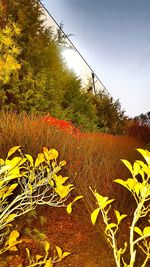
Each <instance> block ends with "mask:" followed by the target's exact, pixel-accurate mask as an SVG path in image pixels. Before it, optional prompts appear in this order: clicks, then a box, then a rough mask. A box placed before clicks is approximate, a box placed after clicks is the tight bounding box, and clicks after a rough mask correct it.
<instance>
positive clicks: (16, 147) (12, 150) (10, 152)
mask: <svg viewBox="0 0 150 267" xmlns="http://www.w3.org/2000/svg"><path fill="white" fill-rule="evenodd" d="M19 148H20V146H14V147H12V148H11V149H10V150H9V151H8V154H7V158H9V157H10V156H11V155H12V154H14V153H15V152H16V151H17V150H18V149H19Z"/></svg>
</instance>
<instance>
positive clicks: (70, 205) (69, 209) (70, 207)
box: [66, 196, 84, 214]
mask: <svg viewBox="0 0 150 267" xmlns="http://www.w3.org/2000/svg"><path fill="white" fill-rule="evenodd" d="M83 197H84V196H77V197H75V199H74V200H73V201H72V202H71V203H69V204H68V205H67V209H66V210H67V212H68V213H69V214H70V213H71V212H72V205H73V204H74V203H75V202H76V201H78V200H80V199H82V198H83Z"/></svg>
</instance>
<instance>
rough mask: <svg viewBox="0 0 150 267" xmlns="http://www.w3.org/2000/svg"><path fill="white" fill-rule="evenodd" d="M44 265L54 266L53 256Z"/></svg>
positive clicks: (45, 266)
mask: <svg viewBox="0 0 150 267" xmlns="http://www.w3.org/2000/svg"><path fill="white" fill-rule="evenodd" d="M44 267H53V263H52V260H51V258H50V259H48V260H47V261H46V263H45V265H44Z"/></svg>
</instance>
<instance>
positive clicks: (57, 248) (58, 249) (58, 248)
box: [56, 246, 62, 258]
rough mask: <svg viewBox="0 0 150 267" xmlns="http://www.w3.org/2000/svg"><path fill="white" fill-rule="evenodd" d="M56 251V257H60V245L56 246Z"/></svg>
mask: <svg viewBox="0 0 150 267" xmlns="http://www.w3.org/2000/svg"><path fill="white" fill-rule="evenodd" d="M56 251H57V253H58V257H59V258H61V256H62V249H61V248H60V247H58V246H56Z"/></svg>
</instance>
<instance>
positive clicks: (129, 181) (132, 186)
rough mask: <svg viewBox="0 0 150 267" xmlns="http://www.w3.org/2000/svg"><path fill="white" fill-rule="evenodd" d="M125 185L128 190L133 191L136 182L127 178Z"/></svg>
mask: <svg viewBox="0 0 150 267" xmlns="http://www.w3.org/2000/svg"><path fill="white" fill-rule="evenodd" d="M126 184H127V186H128V188H129V189H130V190H134V187H135V185H136V184H137V181H136V180H135V179H132V178H129V179H127V181H126Z"/></svg>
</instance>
